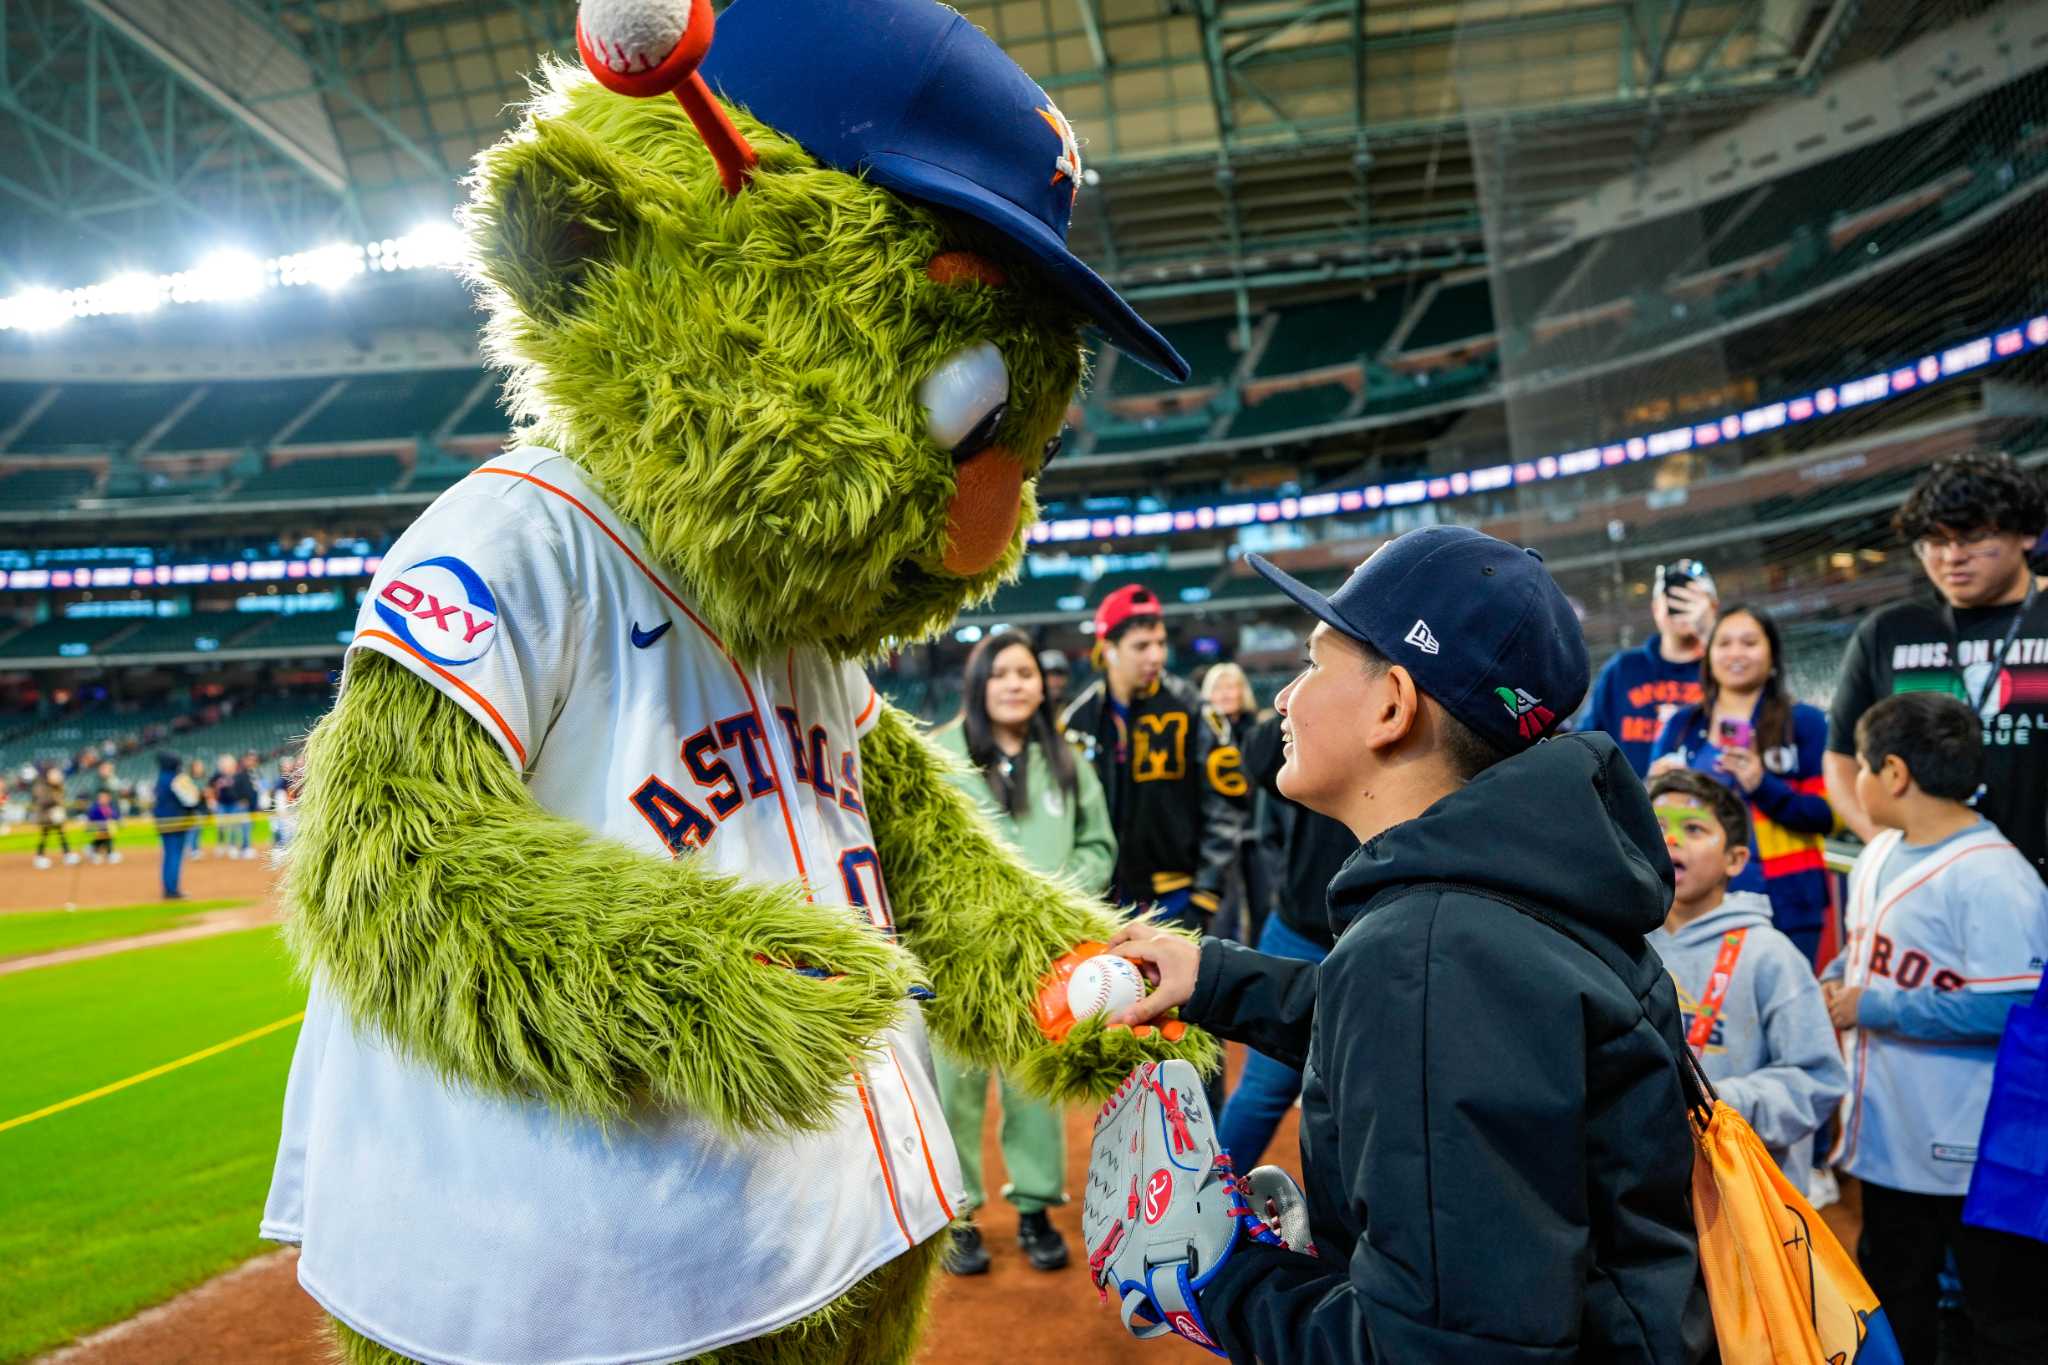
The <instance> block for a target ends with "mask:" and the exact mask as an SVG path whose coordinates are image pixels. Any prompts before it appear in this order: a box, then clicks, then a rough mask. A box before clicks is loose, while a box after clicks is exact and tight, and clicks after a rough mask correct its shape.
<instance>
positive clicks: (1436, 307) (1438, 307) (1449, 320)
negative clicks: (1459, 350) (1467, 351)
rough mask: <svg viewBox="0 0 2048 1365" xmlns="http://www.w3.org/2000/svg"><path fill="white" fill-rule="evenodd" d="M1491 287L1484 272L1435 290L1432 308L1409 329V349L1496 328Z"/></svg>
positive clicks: (1467, 337)
mask: <svg viewBox="0 0 2048 1365" xmlns="http://www.w3.org/2000/svg"><path fill="white" fill-rule="evenodd" d="M1491 289H1492V286H1491V285H1489V284H1488V283H1487V279H1486V277H1485V276H1484V275H1480V276H1477V277H1475V278H1473V279H1470V280H1466V281H1465V282H1464V283H1462V284H1447V285H1444V286H1443V287H1442V288H1440V289H1438V290H1437V291H1436V297H1435V298H1433V299H1431V300H1430V301H1429V307H1428V308H1427V309H1425V310H1424V312H1423V314H1422V316H1421V317H1420V318H1418V319H1417V320H1416V322H1415V326H1414V327H1413V328H1411V329H1410V330H1409V332H1408V340H1407V342H1406V349H1408V350H1410V351H1426V350H1429V349H1430V348H1432V347H1435V346H1448V345H1450V344H1451V343H1452V342H1454V341H1470V340H1473V339H1474V338H1477V337H1483V336H1485V335H1487V334H1488V333H1490V332H1492V331H1493V297H1492V293H1491Z"/></svg>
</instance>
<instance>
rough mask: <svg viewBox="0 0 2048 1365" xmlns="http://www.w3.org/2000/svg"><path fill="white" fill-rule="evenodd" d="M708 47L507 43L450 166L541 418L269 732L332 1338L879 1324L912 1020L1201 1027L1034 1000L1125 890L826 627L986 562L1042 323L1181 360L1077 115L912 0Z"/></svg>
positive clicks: (836, 11) (654, 1344) (1022, 1038)
mask: <svg viewBox="0 0 2048 1365" xmlns="http://www.w3.org/2000/svg"><path fill="white" fill-rule="evenodd" d="M709 38H710V13H709V7H708V5H706V4H704V3H703V0H695V2H694V3H693V2H692V0H605V2H604V3H599V0H590V3H587V4H586V5H585V7H584V13H583V16H582V22H581V25H580V26H579V39H580V45H581V47H582V49H583V51H584V54H585V57H586V61H587V62H590V63H592V64H593V66H594V69H596V70H597V72H598V74H599V75H600V76H601V77H603V78H604V84H605V85H609V86H612V87H613V89H612V90H607V89H605V88H604V86H601V85H600V84H597V83H594V82H592V81H591V80H589V79H588V78H586V77H584V76H583V75H581V74H580V73H577V74H572V73H571V72H569V71H568V70H566V69H562V68H552V69H550V70H548V71H547V72H546V74H545V77H544V79H543V83H542V85H543V88H542V89H541V90H540V91H539V92H538V94H537V97H536V99H535V100H534V102H533V104H532V105H531V107H530V109H529V110H528V114H527V117H526V118H525V120H524V121H523V123H522V126H521V127H520V128H519V130H518V131H517V132H516V133H515V134H514V135H513V136H511V137H509V138H507V139H506V140H505V141H504V142H502V143H501V144H499V145H498V146H496V147H494V148H492V149H490V150H489V151H487V152H486V153H484V155H483V156H482V157H481V159H480V161H479V164H478V169H477V173H476V176H475V177H474V180H473V182H472V185H473V199H472V203H471V206H470V211H469V220H468V221H469V225H470V233H471V236H472V240H473V247H474V257H475V272H476V275H477V278H478V279H479V281H480V283H481V285H482V287H483V292H484V296H485V299H486V302H487V305H488V307H489V310H490V312H491V323H490V329H489V347H490V351H491V354H492V355H493V357H494V358H495V359H496V360H497V361H498V362H499V363H501V364H502V365H504V366H505V367H506V368H507V369H508V370H509V372H510V374H511V376H512V383H511V392H512V394H513V402H514V404H515V405H516V409H517V412H518V414H519V416H520V417H521V418H523V419H525V422H526V423H527V427H526V431H525V433H524V434H525V436H526V438H527V442H528V443H527V444H526V445H525V446H524V447H522V448H521V449H519V450H516V451H511V452H508V453H507V454H505V455H502V456H500V457H498V458H496V459H494V460H492V461H491V462H490V463H489V464H488V465H487V466H485V467H484V468H482V469H480V470H479V471H478V472H477V473H475V474H473V475H471V476H470V477H469V478H468V479H466V480H464V481H463V482H462V483H460V484H458V485H457V486H456V487H454V488H453V489H451V490H449V492H448V493H446V494H444V495H443V496H442V497H441V498H440V499H439V500H437V501H436V502H435V504H434V505H433V506H432V507H431V508H429V509H428V510H427V512H426V513H425V514H424V515H423V516H422V517H421V518H420V519H419V521H417V522H416V523H414V525H413V526H412V527H411V528H410V529H409V530H408V531H407V532H406V533H405V535H404V536H403V537H402V538H401V539H400V540H399V542H398V544H397V545H396V546H394V548H393V550H392V552H391V553H390V554H389V555H388V556H387V557H386V558H385V559H384V561H383V563H382V565H381V567H380V568H379V569H378V572H377V574H376V577H375V578H374V580H373V581H372V583H371V586H370V589H369V591H368V593H367V594H366V596H365V599H364V603H363V608H362V613H361V618H360V623H359V629H358V633H357V635H356V638H355V644H354V646H353V647H352V650H351V653H350V657H349V662H348V667H347V673H346V677H345V681H344V686H343V688H342V690H341V695H340V697H339V700H338V701H337V703H336V705H335V708H334V710H333V711H332V712H331V713H330V714H329V715H328V716H327V717H326V718H324V719H323V720H322V721H321V722H320V724H319V725H318V726H317V727H316V728H315V730H314V732H313V734H312V736H311V738H310V739H309V741H308V743H307V751H306V758H307V762H306V778H305V784H304V788H303V792H302V800H301V805H300V812H301V815H300V820H301V828H300V833H299V837H298V838H297V839H296V840H294V843H293V847H292V850H291V860H290V865H289V872H288V878H287V885H286V896H287V899H288V902H289V905H290V917H289V920H288V927H287V932H288V934H289V936H290V940H291V942H292V945H293V947H294V949H295V950H296V952H297V954H298V957H299V960H300V961H301V963H302V964H303V965H304V967H305V969H306V971H307V973H308V975H309V977H310V979H311V981H312V995H311V1000H310V1002H309V1006H308V1012H307V1018H306V1023H305V1026H304V1029H303V1031H302V1033H301V1037H300V1040H299V1045H298V1051H297V1054H296V1056H295V1058H294V1061H293V1067H292V1072H291V1077H290V1082H289V1086H288V1090H287V1095H286V1101H285V1116H284V1134H283V1138H282V1141H281V1143H280V1147H279V1153H278V1161H277V1170H276V1175H275V1178H274V1180H273V1184H272V1188H271V1194H270V1200H269V1203H268V1206H267V1208H266V1210H265V1218H264V1225H263V1226H264V1232H265V1234H266V1235H267V1236H270V1237H273V1238H276V1239H278V1240H281V1241H291V1242H300V1243H303V1247H304V1250H303V1253H302V1256H301V1259H300V1271H299V1273H300V1279H301V1282H302V1283H303V1284H304V1285H305V1287H306V1289H307V1290H308V1291H309V1292H310V1293H311V1294H312V1295H313V1296H314V1297H315V1298H317V1299H318V1300H319V1301H320V1302H321V1304H322V1305H323V1306H325V1307H326V1308H327V1310H328V1311H329V1312H330V1314H331V1315H332V1316H333V1317H334V1318H335V1319H336V1331H337V1335H338V1338H339V1340H340V1342H341V1346H342V1350H343V1354H344V1356H345V1357H346V1358H347V1359H349V1360H351V1361H357V1362H366V1361H389V1360H398V1359H412V1360H419V1361H429V1362H439V1361H449V1362H454V1361H464V1362H469V1361H490V1362H505V1363H507V1365H511V1363H512V1362H527V1361H532V1362H539V1361H554V1360H577V1361H609V1362H628V1361H633V1362H639V1361H663V1360H672V1359H679V1358H684V1357H705V1358H711V1359H716V1360H720V1361H735V1362H738V1361H747V1362H752V1361H778V1362H782V1361H786V1362H807V1363H819V1362H822V1363H824V1365H830V1362H842V1361H844V1362H852V1361H876V1362H881V1361H900V1360H905V1359H908V1357H909V1356H910V1354H911V1352H912V1350H913V1348H914V1345H915V1342H916V1337H917V1331H918V1324H919V1321H920V1318H921V1315H922V1312H923V1305H924V1301H925V1296H926V1289H927V1283H928V1277H929V1274H930V1271H931V1267H932V1265H933V1263H934V1262H935V1259H936V1250H937V1248H938V1247H939V1246H940V1245H941V1243H942V1241H943V1238H941V1237H940V1236H939V1234H940V1233H941V1232H942V1231H943V1230H944V1228H945V1227H946V1225H947V1223H948V1221H949V1220H950V1219H951V1218H952V1217H953V1214H954V1207H955V1204H956V1201H957V1199H958V1197H959V1186H960V1177H959V1170H958V1165H957V1161H956V1158H955V1156H954V1153H953V1150H952V1147H951V1145H950V1139H949V1138H948V1136H947V1133H946V1129H945V1125H944V1122H943V1119H942V1117H941V1113H940V1109H939V1105H938V1101H937V1098H936V1096H935V1094H934V1091H933V1086H932V1081H931V1076H930V1064H929V1059H928V1053H927V1050H926V1042H925V1038H926V1030H927V1029H928V1030H929V1031H930V1033H931V1034H932V1035H935V1036H936V1037H937V1038H938V1039H939V1040H940V1041H942V1042H943V1044H944V1045H945V1046H946V1047H947V1048H949V1049H950V1050H952V1051H953V1052H954V1053H955V1054H957V1055H959V1056H961V1057H963V1058H967V1059H971V1060H973V1061H975V1062H979V1063H982V1064H985V1065H989V1066H998V1067H1003V1068H1008V1069H1010V1070H1011V1071H1012V1073H1013V1074H1015V1075H1017V1076H1019V1077H1021V1078H1023V1079H1024V1081H1025V1082H1026V1084H1027V1085H1029V1086H1031V1087H1033V1088H1034V1089H1036V1090H1037V1091H1039V1092H1041V1093H1043V1094H1045V1095H1047V1096H1050V1097H1053V1098H1059V1099H1079V1098H1083V1097H1100V1096H1101V1095H1103V1094H1105V1093H1106V1092H1107V1091H1108V1090H1109V1089H1111V1088H1112V1087H1114V1085H1115V1084H1116V1083H1117V1082H1118V1081H1119V1080H1120V1079H1121V1078H1122V1077H1123V1076H1124V1075H1125V1074H1126V1072H1127V1071H1128V1070H1129V1069H1130V1068H1131V1067H1132V1066H1134V1065H1136V1064H1137V1063H1138V1062H1140V1061H1142V1060H1145V1059H1148V1058H1156V1057H1166V1056H1183V1057H1188V1058H1190V1059H1192V1060H1195V1061H1196V1062H1197V1063H1198V1064H1201V1065H1205V1066H1213V1065H1214V1064H1215V1061H1216V1049H1215V1045H1214V1043H1213V1042H1212V1041H1210V1040H1209V1039H1207V1038H1205V1037H1202V1036H1200V1035H1198V1034H1194V1033H1190V1032H1186V1031H1184V1030H1183V1029H1181V1028H1180V1026H1178V1025H1175V1026H1173V1027H1171V1028H1170V1029H1168V1030H1166V1031H1163V1032H1152V1031H1150V1030H1139V1031H1137V1032H1136V1033H1134V1032H1132V1031H1129V1030H1106V1029H1104V1028H1103V1027H1102V1025H1101V1022H1100V1021H1099V1020H1084V1021H1081V1022H1079V1023H1078V1024H1077V1023H1074V1022H1073V1021H1072V1020H1071V1019H1064V1020H1062V1019H1048V1018H1046V1017H1043V1016H1042V1014H1041V1013H1040V1012H1039V1011H1040V1007H1039V996H1040V992H1041V982H1042V981H1043V980H1045V979H1046V978H1047V973H1048V971H1049V969H1051V968H1052V966H1053V964H1054V963H1055V961H1056V960H1057V959H1061V957H1062V955H1063V954H1066V953H1068V952H1069V950H1071V949H1073V948H1075V946H1076V945H1077V944H1080V943H1082V942H1084V941H1086V940H1094V939H1102V938H1107V937H1108V936H1109V935H1110V933H1111V932H1113V930H1114V927H1115V919H1114V916H1113V915H1112V914H1111V913H1110V912H1109V911H1108V910H1107V909H1106V907H1104V906H1102V905H1100V904H1097V903H1094V902H1091V901H1090V900H1088V899H1087V898H1085V897H1082V896H1080V895H1078V894H1076V893H1074V892H1072V891H1070V890H1068V889H1066V888H1064V887H1061V886H1059V885H1056V884H1051V883H1048V882H1046V881H1045V880H1043V879H1041V878H1039V877H1037V876H1035V875H1033V874H1031V873H1030V872H1028V871H1027V870H1026V869H1025V868H1024V867H1023V865H1022V864H1021V863H1020V862H1019V861H1018V860H1017V859H1016V858H1015V857H1013V856H1012V855H1011V854H1009V853H1007V852H1006V851H1004V850H1003V849H1002V848H1001V847H1000V846H999V845H998V844H997V843H996V842H995V840H994V839H993V837H992V835H991V833H990V831H989V829H988V827H987V826H986V825H985V824H984V822H983V821H982V819H981V818H980V817H979V816H978V815H977V814H976V812H975V811H974V809H973V808H972V806H971V805H970V803H969V802H968V801H967V800H966V798H964V797H963V796H961V795H960V794H958V792H957V791H956V790H955V789H954V788H953V787H952V786H950V785H949V784H948V782H947V781H946V780H945V775H946V772H947V771H948V768H947V763H948V760H946V759H945V758H944V757H943V756H942V755H941V754H940V753H939V751H937V750H936V749H934V748H933V747H932V746H931V745H930V744H929V743H927V741H926V739H925V738H924V736H923V735H922V734H920V733H919V731H918V728H917V726H916V725H915V724H914V723H913V722H912V721H911V720H910V719H909V718H908V717H906V716H905V715H903V714H902V713H901V712H899V711H897V710H895V709H894V708H892V707H891V706H889V705H888V704H887V703H886V702H885V701H883V700H882V699H881V698H879V697H878V696H877V695H876V694H875V692H874V690H873V688H872V687H871V686H870V685H869V684H868V682H867V679H866V676H865V674H864V673H863V672H862V670H861V668H860V661H861V660H863V659H867V658H872V657H874V656H876V655H878V654H880V653H882V652H884V651H885V650H887V649H888V648H889V647H890V646H892V645H893V644H895V643H897V642H907V641H912V640H916V639H920V638H923V637H925V636H928V635H930V634H931V633H933V632H934V631H936V630H937V629H939V628H940V627H942V626H943V625H945V624H946V623H947V622H948V621H950V620H951V619H952V617H953V616H954V614H955V613H956V612H957V611H958V610H959V608H960V607H961V606H963V605H964V604H967V603H971V602H976V601H980V600H983V599H985V598H987V597H988V595H989V594H990V593H991V592H993V591H994V589H995V587H996V586H997V584H998V583H999V582H1001V581H1002V579H1003V578H1004V576H1005V575H1007V574H1009V573H1011V572H1013V571H1014V569H1015V566H1016V564H1017V562H1018V560H1019V557H1020V555H1021V544H1022V535H1021V530H1020V527H1021V526H1022V525H1023V524H1026V523H1027V522H1028V520H1029V518H1030V516H1031V513H1032V507H1033V504H1032V497H1031V485H1032V482H1033V481H1034V480H1035V478H1036V476H1037V474H1038V471H1039V470H1040V468H1041V467H1042V465H1043V462H1044V460H1045V459H1047V458H1050V456H1051V454H1052V452H1053V450H1054V448H1055V447H1056V445H1057V434H1058V431H1059V428H1060V425H1061V422H1062V420H1063V417H1064V414H1065V411H1066V409H1067V406H1068V404H1069V403H1070V402H1071V401H1072V399H1073V396H1074V393H1075V391H1076V388H1077V386H1078V384H1079V382H1080V379H1081V375H1082V363H1083V362H1082V349H1081V344H1080V336H1079V328H1080V327H1081V326H1082V325H1083V324H1084V323H1086V322H1091V321H1092V322H1093V323H1094V324H1095V325H1097V326H1098V327H1100V328H1101V329H1102V330H1103V332H1104V333H1105V335H1107V336H1108V337H1109V338H1110V339H1111V340H1112V341H1113V342H1114V343H1116V344H1118V345H1119V346H1121V347H1123V348H1124V349H1125V350H1126V351H1127V352H1130V353H1131V354H1133V355H1136V356H1137V357H1138V358H1139V359H1140V360H1141V361H1143V362H1144V363H1147V364H1151V365H1153V366H1154V367H1155V368H1158V369H1160V370H1162V372H1167V373H1170V374H1174V375H1175V376H1176V377H1179V375H1180V373H1181V371H1182V370H1183V367H1182V366H1181V363H1180V361H1179V358H1178V357H1177V356H1175V355H1174V354H1173V352H1172V350H1171V348H1169V347H1167V346H1166V345H1165V343H1164V342H1163V341H1161V340H1160V339H1159V337H1158V336H1157V334H1156V333H1154V332H1153V331H1152V330H1151V329H1150V328H1148V327H1146V326H1145V324H1144V323H1143V322H1142V321H1140V320H1139V319H1138V318H1137V317H1136V316H1135V314H1133V313H1132V312H1131V310H1130V309H1129V307H1128V306H1127V305H1126V304H1124V302H1123V301H1122V300H1121V299H1119V298H1117V296H1116V295H1115V294H1114V293H1113V292H1112V291H1110V290H1109V288H1108V287H1107V286H1106V285H1104V284H1103V282H1102V281H1101V280H1099V279H1098V278H1096V277H1095V276H1094V275H1093V274H1092V273H1090V272H1088V271H1087V269H1086V267H1084V266H1082V265H1081V263H1080V262H1079V261H1078V260H1076V259H1074V258H1073V257H1072V256H1071V255H1070V254H1069V253H1068V252H1067V251H1066V248H1065V244H1064V237H1065V231H1066V226H1067V221H1068V215H1069V214H1070V213H1071V209H1072V202H1073V196H1074V194H1075V193H1076V191H1077V189H1078V181H1079V177H1080V174H1081V171H1080V164H1079V154H1078V151H1077V150H1076V147H1075V143H1074V139H1073V134H1072V133H1071V131H1070V130H1069V129H1068V128H1067V126H1066V123H1065V120H1064V119H1063V118H1062V117H1061V116H1060V115H1059V113H1058V111H1057V110H1056V109H1055V108H1054V107H1053V105H1052V103H1051V101H1050V100H1048V99H1047V98H1046V97H1045V95H1044V94H1043V92H1041V91H1040V90H1039V89H1038V88H1037V87H1036V86H1035V85H1034V84H1033V83H1032V82H1031V81H1030V80H1029V78H1028V77H1026V76H1025V75H1024V74H1023V73H1022V72H1021V71H1020V70H1018V69H1017V68H1016V67H1015V66H1014V64H1012V63H1011V62H1010V61H1009V60H1008V59H1007V58H1006V57H1004V56H1003V55H1002V54H1001V53H1000V52H999V51H998V50H997V49H996V48H995V47H994V45H993V44H991V43H990V42H989V41H988V40H987V39H986V38H985V37H983V36H982V35H981V34H980V33H979V32H978V31H976V30H975V29H974V28H973V27H972V26H971V25H969V24H968V23H967V22H966V21H965V20H964V19H962V18H961V17H960V16H958V15H957V14H955V13H954V12H953V11H951V10H949V9H946V8H944V7H943V6H941V5H939V4H937V3H935V0H739V3H738V4H737V5H735V6H734V7H733V8H732V9H730V10H728V11H727V12H726V14H725V16H724V18H723V20H722V21H721V26H720V33H719V41H718V45H717V49H716V51H714V52H712V53H711V55H710V56H709V58H708V59H706V60H704V64H703V67H702V70H701V72H699V71H697V70H696V69H695V68H696V63H697V62H698V60H699V59H700V58H703V57H704V51H705V48H706V46H707V45H708V43H709ZM670 89H673V90H675V91H676V94H677V99H676V100H668V99H652V98H650V99H631V98H623V97H621V95H620V94H619V93H616V92H617V91H621V90H624V91H628V92H630V93H637V94H655V93H659V92H662V91H666V90H670ZM714 91H716V92H717V95H722V96H723V98H722V99H720V98H717V97H716V96H715V95H714V93H713V92H714ZM693 124H694V125H695V126H694V129H693ZM700 134H701V140H700ZM1048 998H1050V996H1049V995H1048Z"/></svg>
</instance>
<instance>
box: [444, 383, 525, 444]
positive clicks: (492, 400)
mask: <svg viewBox="0 0 2048 1365" xmlns="http://www.w3.org/2000/svg"><path fill="white" fill-rule="evenodd" d="M470 379H471V382H472V383H474V382H475V376H474V375H472V376H471V377H470ZM463 394H464V396H465V397H466V396H467V395H468V390H466V389H465V390H464V391H463ZM503 399H504V388H503V386H502V385H499V384H493V385H491V387H490V389H489V390H488V391H487V392H486V393H485V394H484V396H483V397H481V398H479V399H477V400H476V404H475V406H473V407H472V408H470V410H469V411H468V412H465V413H464V414H462V420H461V421H459V422H457V423H456V424H455V425H454V426H452V427H450V428H449V429H448V434H449V435H450V436H502V435H504V434H506V433H507V432H510V431H511V430H512V417H511V414H509V413H507V412H506V411H505V408H504V405H503ZM455 401H456V402H458V403H459V402H461V401H462V400H461V399H460V398H458V399H456V400H455Z"/></svg>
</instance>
